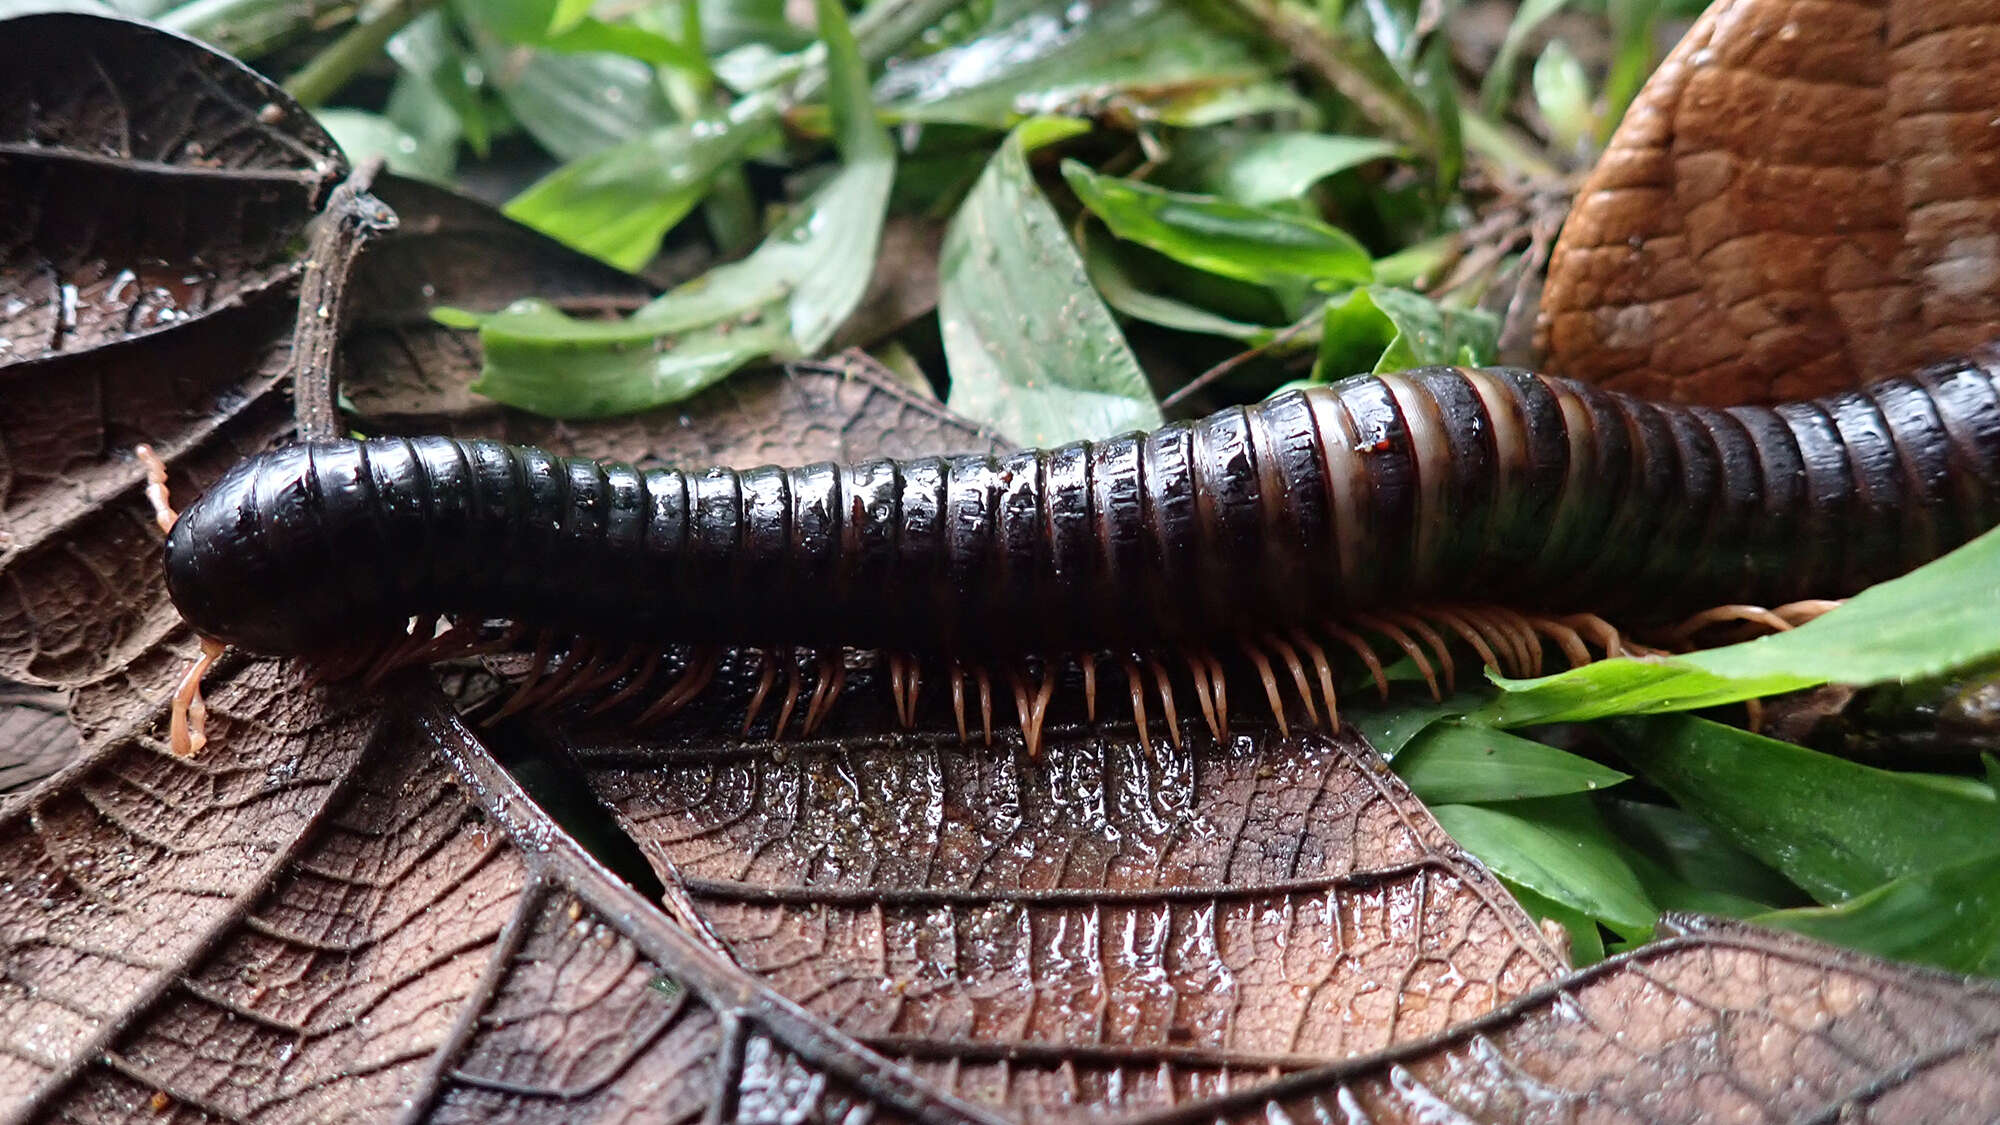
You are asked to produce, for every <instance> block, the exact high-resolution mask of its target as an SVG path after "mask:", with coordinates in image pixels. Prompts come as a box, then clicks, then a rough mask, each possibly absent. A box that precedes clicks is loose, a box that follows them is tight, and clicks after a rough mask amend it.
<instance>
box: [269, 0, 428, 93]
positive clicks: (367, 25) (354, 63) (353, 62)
mask: <svg viewBox="0 0 2000 1125" xmlns="http://www.w3.org/2000/svg"><path fill="white" fill-rule="evenodd" d="M436 2H437V0H394V2H393V3H391V4H390V5H389V6H388V7H387V8H385V9H383V10H382V11H380V12H378V13H376V14H375V16H374V17H373V18H372V19H371V18H368V17H367V16H366V15H365V14H363V15H362V16H359V17H357V20H356V22H355V25H354V26H353V27H350V28H348V29H347V30H346V31H345V32H344V33H342V35H341V36H340V38H338V39H336V40H334V41H333V42H332V43H331V44H329V45H328V46H327V48H326V50H324V51H321V52H320V53H319V54H317V55H314V56H313V58H312V61H311V62H308V63H307V64H306V65H304V66H302V67H300V68H299V70H298V73H296V74H294V75H292V76H291V77H290V78H287V79H285V92H286V93H288V94H290V95H291V96H292V97H294V98H296V99H298V102H299V104H300V105H303V106H305V107H306V108H308V109H310V108H312V107H314V106H317V105H319V104H321V103H323V102H325V101H326V99H328V98H330V97H332V96H333V95H335V94H337V93H339V92H340V88H341V87H342V86H345V85H347V83H348V80H349V79H351V78H353V77H354V75H355V74H356V73H357V72H358V71H360V69H361V68H362V67H364V66H367V65H368V64H369V63H370V62H372V61H374V60H375V59H376V58H377V57H379V56H380V55H381V54H382V49H383V47H385V46H387V45H388V43H389V39H390V37H391V36H393V35H395V34H396V33H397V32H398V31H401V30H403V28H404V27H405V26H406V25H408V24H409V22H410V21H411V20H413V19H415V18H417V16H419V15H421V14H422V13H423V12H424V11H425V10H426V9H428V8H429V7H431V5H433V4H435V3H436Z"/></svg>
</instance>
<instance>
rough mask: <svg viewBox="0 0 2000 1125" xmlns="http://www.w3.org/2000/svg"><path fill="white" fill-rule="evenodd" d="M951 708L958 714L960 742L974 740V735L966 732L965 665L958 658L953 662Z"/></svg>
mask: <svg viewBox="0 0 2000 1125" xmlns="http://www.w3.org/2000/svg"><path fill="white" fill-rule="evenodd" d="M951 710H952V714H954V715H956V716H958V740H959V742H961V743H966V742H970V741H972V737H971V736H970V735H968V734H966V733H965V665H963V664H960V663H959V662H958V661H956V660H954V661H952V662H951Z"/></svg>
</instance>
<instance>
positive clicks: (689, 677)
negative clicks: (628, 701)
mask: <svg viewBox="0 0 2000 1125" xmlns="http://www.w3.org/2000/svg"><path fill="white" fill-rule="evenodd" d="M721 660H722V653H721V652H720V650H718V649H716V648H715V647H714V646H713V645H701V646H699V647H698V648H696V649H695V650H694V651H693V652H690V653H689V654H688V663H687V667H686V668H684V669H682V670H681V675H680V678H679V679H677V680H675V681H674V682H673V684H672V686H670V687H668V688H667V693H666V694H665V695H663V696H661V697H660V698H659V700H658V702H656V703H654V704H653V705H652V706H651V707H648V708H647V709H646V710H645V711H644V712H642V713H641V714H640V715H639V717H638V718H637V719H634V720H633V725H634V726H641V727H643V726H649V725H651V724H653V723H656V722H658V721H660V720H661V719H664V718H666V717H667V716H669V715H672V714H673V713H674V712H676V711H679V710H680V709H681V708H683V707H686V706H687V705H688V704H689V703H690V702H693V700H694V697H695V696H697V695H700V694H701V691H702V689H703V688H705V687H707V686H708V682H709V681H710V680H712V679H714V678H715V666H716V665H717V664H719V663H721Z"/></svg>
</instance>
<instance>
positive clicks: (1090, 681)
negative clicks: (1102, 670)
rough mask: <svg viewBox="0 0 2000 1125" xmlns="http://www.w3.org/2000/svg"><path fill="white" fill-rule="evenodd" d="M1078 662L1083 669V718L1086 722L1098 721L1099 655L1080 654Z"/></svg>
mask: <svg viewBox="0 0 2000 1125" xmlns="http://www.w3.org/2000/svg"><path fill="white" fill-rule="evenodd" d="M1076 662H1077V664H1078V665H1079V666H1081V667H1082V668H1083V718H1084V721H1085V722H1090V723H1095V722H1096V721H1097V654H1096V653H1094V652H1080V653H1077V654H1076Z"/></svg>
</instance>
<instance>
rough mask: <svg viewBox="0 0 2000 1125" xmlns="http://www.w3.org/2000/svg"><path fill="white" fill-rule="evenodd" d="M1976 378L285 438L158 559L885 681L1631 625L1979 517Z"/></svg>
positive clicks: (382, 627)
mask: <svg viewBox="0 0 2000 1125" xmlns="http://www.w3.org/2000/svg"><path fill="white" fill-rule="evenodd" d="M1996 381H2000V358H1994V359H1988V360H1984V361H1981V362H1963V363H1955V364H1948V365H1942V366H1939V367H1935V368H1931V369H1929V370H1926V371H1924V372H1921V373H1919V374H1917V375H1915V376H1912V377H1909V378H1903V379H1895V380H1890V381H1887V382H1883V383H1879V384H1876V385H1874V386H1872V387H1870V388H1868V389H1866V390H1862V391H1855V392H1850V393H1844V394H1840V395H1836V396H1831V397H1828V398H1823V399H1818V400H1814V401H1810V402H1799V403H1791V404H1785V405H1780V406H1776V407H1770V408H1766V407H1738V408H1730V409H1709V408H1701V407H1679V406H1664V405H1658V404H1654V403H1650V402H1646V401H1641V400H1638V399H1634V398H1630V397H1627V396H1623V395H1619V394H1614V393H1609V392H1603V391H1598V390H1593V389H1591V388H1589V387H1587V386H1584V385H1581V384H1576V383H1571V382H1568V381H1565V380H1560V379H1554V378H1549V377H1544V376H1539V375H1535V374H1531V373H1528V372H1525V371H1520V370H1513V369H1478V370H1474V369H1460V368H1430V369H1424V370H1419V371H1413V372H1408V373H1405V374H1397V375H1384V376H1368V377H1360V378H1355V379H1349V380H1346V381H1344V382H1341V383H1338V384H1334V385H1331V386H1325V387H1314V388H1310V389H1306V390H1301V391H1293V392H1288V393H1285V394H1281V395H1278V396H1276V397H1274V398H1271V399H1269V400H1267V401H1265V402H1263V403H1261V404H1258V405H1256V406H1251V407H1243V408H1234V409H1230V410H1225V411H1222V412H1220V413H1217V414H1214V415H1211V416H1209V417H1207V418H1204V419H1201V420H1199V421H1195V422H1184V423H1175V424H1172V425H1168V426H1165V427H1163V428H1161V429H1159V430H1156V431H1154V432H1152V433H1149V434H1132V435H1126V436H1121V437H1114V438H1110V439H1107V440H1104V441H1098V442H1079V443H1075V444H1071V445H1065V446H1062V447H1059V448H1055V449H1049V450H1024V451H1021V452H1018V453H1012V454H1005V455H1000V456H951V457H930V458H917V459H911V460H900V461H898V460H888V459H874V460H863V461H857V462H854V463H852V464H846V465H837V464H830V463H829V464H815V465H807V466H804V467H798V468H768V467H767V468H756V469H748V470H741V471H739V470H729V469H709V470H706V471H700V472H680V471H673V470H665V469H650V470H645V471H640V470H637V469H634V468H632V467H630V466H626V465H620V464H601V463H598V462H594V461H590V460H584V459H577V458H561V457H555V456H551V455H549V454H547V453H544V452H542V451H540V450H536V449H532V448H526V447H519V446H509V445H503V444H500V443H496V442H489V441H462V440H455V439H449V438H442V437H430V438H414V439H404V438H380V439H372V440H367V441H322V442H309V443H304V444H299V445H292V446H287V447H284V448H280V449H277V450H275V451H272V452H269V453H265V454H262V455H259V456H256V457H253V458H250V459H249V460H247V461H245V462H243V463H242V464H240V465H238V466H236V467H235V468H233V469H232V470H230V472H228V473H227V474H226V475H225V476H224V477H223V478H222V479H221V480H220V481H218V482H217V483H216V485H215V486H214V487H213V488H211V489H210V490H209V491H208V493H207V494H206V495H204V496H203V497H201V499H200V500H199V501H197V502H196V503H195V504H194V505H192V506H191V507H189V508H188V509H187V511H186V512H185V513H183V515H182V518H181V519H180V520H179V522H178V523H176V524H175V525H174V527H173V529H172V532H171V533H170V535H169V536H168V539H167V549H166V564H167V577H168V586H169V590H170V591H171V593H172V596H173V599H174V602H175V604H176V605H177V606H178V607H179V608H180V611H181V613H182V614H183V615H184V616H185V617H186V618H187V619H188V621H189V622H190V623H192V624H193V626H194V627H195V628H196V629H197V630H198V631H199V632H201V633H203V634H204V635H206V636H209V637H213V638H217V639H220V640H224V641H227V642H229V643H231V644H235V645H239V646H241V647H243V648H246V649H249V650H252V651H255V652H259V653H266V654H273V655H297V656H308V657H310V656H314V655H316V654H323V653H326V652H329V651H332V650H335V649H339V648H341V647H343V646H347V645H351V644H353V643H354V642H355V641H356V639H357V638H374V639H376V640H377V641H378V642H379V640H380V638H384V637H390V638H394V639H395V640H397V641H406V640H409V639H410V638H409V637H408V636H407V635H406V633H405V630H406V629H407V628H408V622H409V621H410V619H412V618H430V619H433V620H434V619H435V618H436V617H438V616H444V617H449V618H452V619H456V620H459V621H471V620H488V621H491V620H501V619H504V620H506V621H511V622H516V623H519V624H520V625H522V626H525V627H526V628H527V629H528V630H530V631H542V633H543V635H544V636H546V635H547V634H548V633H550V632H552V633H554V634H557V635H560V636H561V637H563V638H589V639H590V641H591V643H592V645H593V646H595V647H596V649H597V651H600V652H606V653H608V652H612V651H615V650H618V649H620V648H622V647H625V646H632V645H639V646H644V645H648V644H651V645H655V646H657V645H660V644H664V643H677V644H679V643H685V644H693V645H748V646H758V647H762V648H766V649H776V650H783V649H787V648H790V647H792V646H796V647H798V648H805V649H813V650H818V651H827V650H831V651H835V652H838V651H840V650H842V649H849V648H862V649H880V650H883V651H885V652H887V653H890V654H893V655H894V657H895V659H896V660H897V661H898V662H899V663H898V664H897V666H896V667H897V669H898V671H897V675H899V676H900V675H902V674H903V673H902V671H901V669H902V668H904V667H906V666H907V667H914V666H915V665H914V664H907V665H906V664H905V663H903V662H907V661H915V660H929V659H933V658H938V659H942V660H945V661H947V662H951V663H952V666H953V667H955V668H960V667H968V666H976V667H982V668H983V667H991V668H996V669H999V668H1008V667H1012V666H1013V662H1017V661H1020V660H1022V659H1024V658H1028V657H1039V658H1052V657H1055V656H1060V655H1066V654H1074V653H1085V652H1109V653H1114V654H1127V653H1129V654H1133V655H1134V658H1135V659H1138V660H1142V661H1143V660H1153V662H1154V663H1153V667H1154V668H1155V669H1157V668H1158V667H1159V664H1158V662H1157V659H1155V658H1157V657H1158V656H1159V655H1160V654H1172V655H1173V658H1174V661H1176V662H1177V661H1179V660H1181V659H1182V658H1183V657H1184V656H1186V654H1190V653H1209V652H1219V651H1223V650H1225V649H1227V650H1231V651H1235V650H1236V649H1237V647H1238V646H1239V645H1240V644H1242V643H1243V642H1245V641H1248V642H1250V643H1252V644H1256V643H1258V641H1257V638H1260V637H1287V636H1289V637H1294V638H1297V639H1298V640H1299V642H1300V643H1303V644H1306V645H1308V646H1310V645H1311V644H1312V640H1311V638H1310V637H1309V636H1306V635H1302V634H1301V633H1300V632H1299V630H1300V629H1301V628H1302V627H1307V626H1317V625H1318V624H1319V623H1322V622H1329V621H1340V620H1344V619H1348V618H1350V617H1352V616H1353V615H1357V614H1358V615H1361V616H1362V617H1363V618H1366V617H1367V615H1370V614H1378V613H1387V612H1391V611H1399V610H1407V609H1408V608H1410V607H1413V606H1417V605H1422V604H1428V603H1446V604H1455V605H1465V604H1479V603H1487V604H1497V605H1504V606H1510V607H1516V608H1519V609H1524V610H1534V611H1541V612H1550V613H1573V612H1582V611H1590V612H1606V613H1619V614H1624V615H1625V616H1627V617H1628V618H1629V619H1640V618H1644V619H1653V620H1657V619H1660V618H1662V617H1664V616H1667V615H1671V614H1677V613H1686V612H1689V611H1692V610H1695V609H1701V608H1704V607H1707V606H1711V605H1715V604H1718V603H1724V602H1752V603H1764V604H1774V603H1778V602H1783V601H1789V600H1793V599H1796V598H1801V597H1808V596H1825V595H1840V594H1847V593H1852V592H1854V591H1856V590H1858V589H1860V588H1861V587H1863V586H1866V585H1868V584H1870V583H1872V582H1876V581H1879V580H1882V579H1885V578H1888V577H1891V576H1893V575H1896V574H1898V573H1901V572H1902V571H1904V570H1907V569H1909V568H1910V567H1912V566H1915V565H1917V564H1919V563H1921V562H1923V561H1925V560H1927V559H1930V558H1932V557H1935V556H1936V555H1938V554H1941V553H1942V552H1944V551H1945V550H1948V549H1949V548H1951V547H1953V546H1956V545H1957V544H1959V543H1961V542H1963V541H1965V540H1967V539H1969V538H1971V537H1972V536H1973V535H1975V534H1977V533H1979V532H1980V531H1983V530H1985V529H1986V528H1988V527H1990V526H1993V525H1994V524H1995V523H1996V522H2000V382H1996ZM1447 620H1449V618H1447ZM416 639H417V640H420V641H421V640H427V639H428V638H427V637H419V638H416ZM571 643H572V641H570V640H564V641H562V642H561V643H560V645H559V646H558V647H563V646H568V645H570V644H571ZM1537 643H1538V642H1537ZM1278 649H1279V650H1283V651H1285V652H1293V651H1296V648H1295V646H1293V647H1287V646H1286V645H1284V644H1283V643H1279V644H1278ZM1270 651H1273V650H1272V649H1269V648H1266V649H1261V650H1258V652H1260V653H1261V652H1270ZM1253 655H1254V654H1253ZM1189 659H1190V660H1193V659H1194V658H1191V657H1190V658H1189ZM1203 659H1205V660H1206V662H1207V664H1209V665H1213V658H1212V657H1205V658H1203ZM1288 659H1289V662H1290V663H1291V665H1292V666H1293V667H1294V668H1295V669H1296V668H1298V667H1299V662H1298V660H1297V659H1296V658H1288ZM1194 662H1195V663H1200V661H1194ZM1318 662H1319V663H1320V664H1321V665H1322V666H1323V663H1324V662H1323V660H1322V661H1318ZM627 663H628V664H629V663H630V661H629V660H628V661H627ZM1217 674H1218V675H1219V674H1220V673H1219V672H1217ZM1134 676H1135V687H1134V695H1135V705H1137V702H1138V700H1137V695H1138V689H1137V687H1136V676H1137V672H1136V671H1135V672H1134ZM1196 678H1197V681H1199V680H1200V675H1199V674H1197V677H1196ZM1265 679H1266V681H1267V683H1268V682H1269V681H1270V679H1271V676H1270V673H1269V672H1268V671H1267V672H1266V673H1265ZM982 686H983V681H982ZM898 690H899V692H900V690H901V689H900V688H899V689H898ZM1301 691H1302V692H1303V693H1304V694H1305V695H1306V697H1307V701H1308V705H1309V706H1310V699H1311V695H1310V692H1309V691H1307V690H1306V688H1305V685H1304V681H1303V679H1301ZM1018 694H1019V689H1018V688H1017V696H1018ZM760 699H761V694H760ZM1042 699H1043V701H1044V702H1045V701H1046V691H1044V692H1043V693H1042ZM1203 702H1204V705H1205V706H1206V705H1208V704H1209V703H1211V702H1217V703H1219V702H1220V701H1219V700H1212V699H1209V698H1204V699H1203ZM1327 702H1328V705H1329V707H1330V706H1331V698H1330V689H1329V698H1328V700H1327ZM1166 706H1168V707H1169V708H1171V706H1172V704H1171V702H1170V701H1167V702H1166ZM1022 707H1023V723H1024V726H1025V725H1026V722H1027V713H1026V707H1027V704H1026V703H1025V702H1023V704H1022ZM898 711H899V714H902V713H905V711H906V708H905V706H904V703H903V701H902V700H901V699H900V698H899V701H898ZM1038 714H1039V712H1038ZM960 715H961V722H963V704H962V703H961V704H960ZM1211 721H1213V720H1211Z"/></svg>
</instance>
